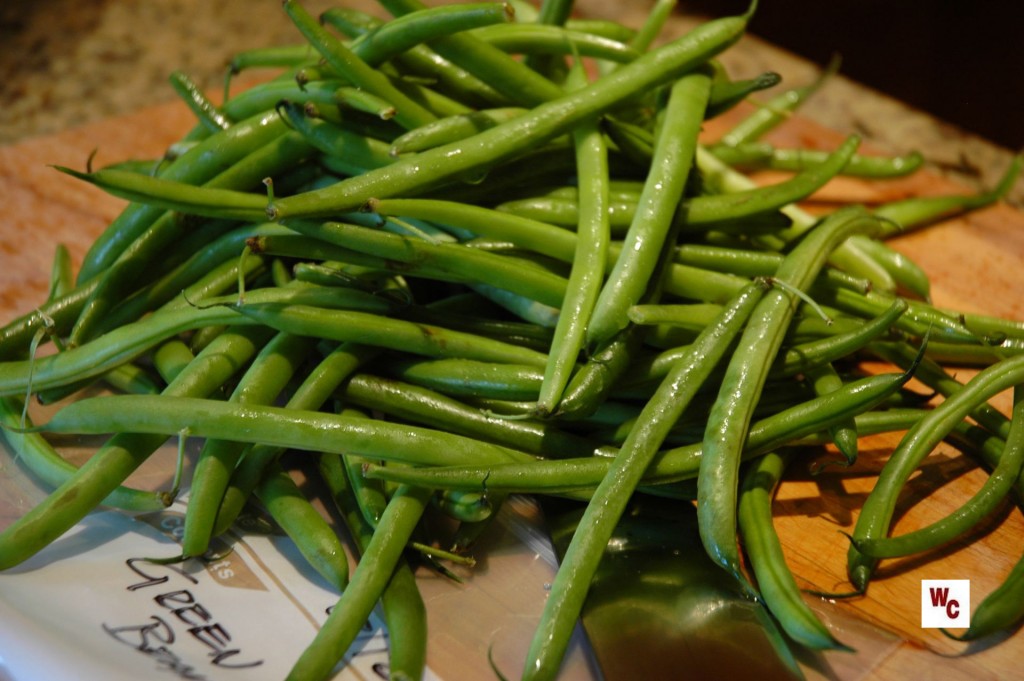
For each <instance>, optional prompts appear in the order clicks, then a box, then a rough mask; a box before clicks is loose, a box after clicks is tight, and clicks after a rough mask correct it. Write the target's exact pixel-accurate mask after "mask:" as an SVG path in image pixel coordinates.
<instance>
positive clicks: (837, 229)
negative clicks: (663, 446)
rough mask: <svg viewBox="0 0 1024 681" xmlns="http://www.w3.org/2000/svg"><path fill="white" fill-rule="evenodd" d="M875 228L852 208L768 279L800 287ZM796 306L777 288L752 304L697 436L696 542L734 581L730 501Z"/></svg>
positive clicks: (732, 506)
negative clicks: (848, 242)
mask: <svg viewBox="0 0 1024 681" xmlns="http://www.w3.org/2000/svg"><path fill="white" fill-rule="evenodd" d="M877 229H878V222H877V220H875V219H874V218H871V217H870V216H869V215H867V214H866V213H864V212H863V211H861V210H860V209H857V208H842V209H840V210H838V211H836V212H835V213H833V214H832V215H831V216H829V217H828V218H826V219H825V220H824V221H823V222H822V223H821V225H820V226H819V227H818V228H817V229H815V230H813V231H812V232H810V233H809V234H808V235H807V236H806V237H805V238H804V239H803V240H802V241H801V242H800V243H799V244H797V246H796V247H795V248H794V249H793V250H792V251H791V252H790V253H789V254H788V255H787V256H786V259H785V260H784V261H783V263H782V265H780V266H779V269H778V271H777V273H776V280H781V281H783V282H785V283H786V284H788V286H791V287H793V288H796V289H798V290H803V289H806V287H807V286H808V285H809V284H810V283H811V282H812V281H813V280H814V278H815V277H816V276H817V273H818V271H819V270H820V269H821V267H822V266H823V265H824V263H825V260H826V259H827V257H828V255H829V253H830V252H831V251H832V249H834V248H835V247H836V246H837V245H838V244H840V243H842V242H843V241H844V240H845V239H846V238H847V237H849V236H850V235H851V234H857V233H871V232H872V231H874V230H877ZM796 306H797V300H796V299H795V298H794V297H791V294H790V293H788V292H787V291H784V290H782V289H773V290H771V291H769V292H768V293H767V294H766V295H765V297H764V298H763V299H762V301H761V302H760V303H759V305H758V309H757V310H756V311H755V312H754V314H753V315H752V317H751V320H750V324H749V325H748V326H747V329H746V330H745V331H744V333H743V336H742V337H741V339H740V342H739V347H738V348H737V350H736V353H735V354H734V355H733V357H732V359H731V360H730V362H729V365H728V368H727V369H726V375H725V378H724V379H723V381H722V385H721V389H720V391H719V396H718V398H716V400H715V403H714V406H713V408H712V411H711V415H710V418H709V421H708V425H707V431H706V433H705V437H704V447H703V451H704V455H703V456H702V458H701V464H700V471H701V472H700V476H699V477H698V481H697V485H698V495H699V498H698V502H697V514H698V518H699V519H700V526H701V539H702V541H703V543H704V546H705V549H706V550H707V552H708V555H710V556H711V558H712V560H714V561H715V562H716V563H718V564H719V565H720V566H722V567H723V568H724V569H725V570H727V571H728V572H731V573H732V574H734V575H737V576H739V575H740V569H739V555H738V551H737V548H736V503H735V502H736V494H737V488H738V483H739V481H738V474H739V462H740V455H741V452H742V451H743V440H744V439H745V437H746V432H747V427H748V425H749V423H750V415H751V412H752V411H753V408H754V406H755V404H756V402H757V399H758V397H759V396H760V392H761V387H762V386H763V385H764V382H765V380H766V378H767V373H768V369H769V368H770V366H771V364H772V362H773V361H774V360H775V356H776V354H777V352H778V350H779V347H780V345H781V343H782V339H783V337H784V335H785V333H786V329H787V327H788V325H789V321H790V319H791V318H792V316H793V313H794V311H795V309H796Z"/></svg>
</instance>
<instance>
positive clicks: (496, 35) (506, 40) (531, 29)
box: [470, 23, 640, 63]
mask: <svg viewBox="0 0 1024 681" xmlns="http://www.w3.org/2000/svg"><path fill="white" fill-rule="evenodd" d="M470 33H471V35H472V36H473V37H475V38H478V39H480V40H482V41H483V42H485V43H487V44H488V45H491V46H492V47H496V48H498V49H499V50H501V51H503V52H508V53H510V54H529V55H538V54H548V55H579V56H580V57H593V58H594V59H603V60H607V61H611V62H616V63H628V62H631V61H633V60H634V59H636V58H637V57H639V56H640V52H639V51H637V50H636V49H634V48H633V47H631V46H629V45H624V44H622V43H620V42H618V41H616V40H611V39H609V38H603V37H601V36H596V35H593V34H590V33H581V32H579V31H572V30H570V29H567V28H563V27H560V26H544V25H540V24H522V23H517V24H496V25H491V26H486V27H484V28H478V29H474V30H473V31H471V32H470Z"/></svg>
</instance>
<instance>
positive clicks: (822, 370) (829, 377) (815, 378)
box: [807, 362, 858, 466]
mask: <svg viewBox="0 0 1024 681" xmlns="http://www.w3.org/2000/svg"><path fill="white" fill-rule="evenodd" d="M807 378H808V379H810V382H811V385H812V386H813V387H814V392H815V393H816V394H819V395H823V394H825V393H830V392H833V391H835V390H838V389H839V388H840V387H841V386H842V385H843V379H842V377H841V376H840V375H839V372H838V371H836V370H835V367H833V366H832V365H831V364H830V363H828V362H824V363H822V364H819V365H817V366H815V367H813V368H812V369H810V370H809V371H808V372H807ZM829 435H831V436H832V442H833V444H835V446H836V449H837V450H839V453H840V454H841V455H842V456H843V459H844V461H843V462H842V464H843V465H844V466H852V465H853V464H854V463H855V462H856V461H857V448H858V447H857V444H858V438H857V430H856V427H855V426H854V422H853V419H847V420H846V421H845V422H844V423H837V424H836V425H834V426H831V427H830V428H829Z"/></svg>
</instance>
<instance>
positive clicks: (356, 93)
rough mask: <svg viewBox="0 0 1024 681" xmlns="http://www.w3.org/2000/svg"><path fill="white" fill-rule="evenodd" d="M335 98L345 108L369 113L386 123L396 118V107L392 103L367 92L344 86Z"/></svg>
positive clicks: (337, 91)
mask: <svg viewBox="0 0 1024 681" xmlns="http://www.w3.org/2000/svg"><path fill="white" fill-rule="evenodd" d="M334 96H335V98H336V99H337V100H338V104H340V105H341V106H342V107H343V108H346V109H352V110H353V111H361V112H363V113H368V114H370V115H372V116H376V117H377V118H379V119H381V120H385V121H387V120H391V119H392V118H394V117H395V107H394V105H393V104H392V103H391V102H389V101H387V100H385V99H381V98H380V97H378V96H376V95H374V94H371V93H369V92H366V91H365V90H360V89H359V88H356V87H349V86H342V87H340V88H338V89H337V90H335V91H334Z"/></svg>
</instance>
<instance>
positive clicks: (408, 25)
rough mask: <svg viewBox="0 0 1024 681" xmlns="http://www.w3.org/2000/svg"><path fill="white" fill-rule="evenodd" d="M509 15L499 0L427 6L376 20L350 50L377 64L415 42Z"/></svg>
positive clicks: (504, 19)
mask: <svg viewBox="0 0 1024 681" xmlns="http://www.w3.org/2000/svg"><path fill="white" fill-rule="evenodd" d="M512 19H513V12H512V8H511V7H510V6H509V5H507V4H504V3H499V2H481V3H464V4H458V5H446V6H440V7H431V8H427V9H421V10H417V11H415V12H410V13H408V14H405V15H402V16H400V17H396V18H395V19H392V20H391V21H388V22H386V23H382V24H380V25H379V26H377V27H376V28H374V29H372V30H370V31H368V32H367V33H364V34H363V35H361V36H359V37H358V38H356V40H354V41H353V43H352V51H353V52H354V53H355V54H357V55H358V56H359V57H360V58H361V59H362V60H363V61H365V62H366V63H367V64H369V65H370V66H377V65H379V64H382V63H384V62H386V61H387V60H389V59H391V58H392V57H394V56H397V55H399V54H401V53H402V52H405V51H407V50H409V49H411V48H413V47H415V46H416V45H419V44H422V43H429V42H431V41H433V40H436V39H438V38H443V37H445V36H448V35H453V34H455V33H459V32H461V31H469V30H472V29H475V28H479V27H481V26H490V25H493V24H504V23H506V22H509V21H512Z"/></svg>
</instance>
